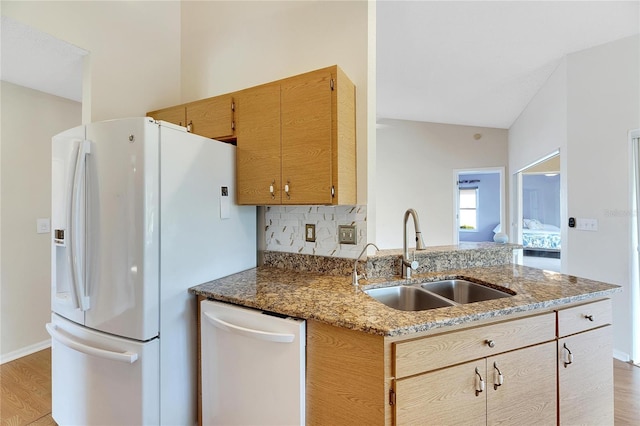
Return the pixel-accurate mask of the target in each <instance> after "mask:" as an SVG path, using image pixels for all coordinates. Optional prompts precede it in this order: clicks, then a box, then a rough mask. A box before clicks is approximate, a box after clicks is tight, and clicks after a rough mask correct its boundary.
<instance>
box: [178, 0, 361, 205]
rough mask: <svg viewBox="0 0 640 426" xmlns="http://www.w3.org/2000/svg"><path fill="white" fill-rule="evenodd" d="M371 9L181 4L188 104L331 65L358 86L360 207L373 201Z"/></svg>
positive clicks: (354, 4)
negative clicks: (369, 163)
mask: <svg viewBox="0 0 640 426" xmlns="http://www.w3.org/2000/svg"><path fill="white" fill-rule="evenodd" d="M367 31H368V5H367V2H364V1H338V2H329V1H317V2H316V1H313V2H307V1H301V2H298V1H268V2H263V1H246V2H244V1H243V2H237V1H215V2H183V3H182V100H183V101H190V100H195V99H201V98H205V97H209V96H215V95H218V94H222V93H228V92H232V91H235V90H239V89H244V88H246V87H251V86H255V85H258V84H262V83H267V82H269V81H274V80H278V79H281V78H285V77H290V76H293V75H296V74H300V73H303V72H307V71H312V70H315V69H318V68H324V67H327V66H330V65H338V66H340V67H341V68H342V69H343V70H344V72H345V73H346V74H347V75H348V76H349V78H350V79H351V80H352V81H353V83H354V84H355V85H356V126H357V128H356V134H357V146H358V153H357V161H358V200H357V203H358V204H365V203H366V202H367V194H366V182H367V175H366V172H367V138H368V134H367V87H368V84H367V80H368V62H367V51H368V39H367Z"/></svg>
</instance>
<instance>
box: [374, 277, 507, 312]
mask: <svg viewBox="0 0 640 426" xmlns="http://www.w3.org/2000/svg"><path fill="white" fill-rule="evenodd" d="M364 292H365V293H366V294H368V295H369V296H371V297H373V298H374V299H376V300H377V301H379V302H381V303H383V304H385V305H387V306H389V307H390V308H394V309H398V310H401V311H424V310H427V309H436V308H443V307H446V306H456V305H460V304H465V303H473V302H481V301H485V300H494V299H500V298H503V297H511V296H513V294H510V293H507V292H506V291H501V290H498V289H495V288H492V287H488V286H486V285H482V284H478V283H474V282H471V281H468V280H465V279H451V280H443V281H434V282H427V283H421V284H413V285H397V286H393V287H382V288H372V289H370V290H364Z"/></svg>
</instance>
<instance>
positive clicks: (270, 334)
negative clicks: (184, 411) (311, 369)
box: [200, 300, 305, 425]
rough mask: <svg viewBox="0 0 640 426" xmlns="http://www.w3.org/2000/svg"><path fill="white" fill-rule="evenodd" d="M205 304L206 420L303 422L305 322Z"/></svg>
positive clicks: (237, 423)
mask: <svg viewBox="0 0 640 426" xmlns="http://www.w3.org/2000/svg"><path fill="white" fill-rule="evenodd" d="M200 308H201V311H200V312H201V317H200V321H201V350H202V358H201V359H202V423H203V424H205V425H213V424H221V425H222V424H223V425H245V424H260V425H285V424H286V425H304V424H305V322H304V321H303V320H297V319H291V318H279V317H274V316H270V315H266V314H263V313H262V312H261V311H257V310H254V309H246V308H243V307H239V306H234V305H229V304H226V303H219V302H212V301H208V300H204V301H202V302H201V305H200ZM247 401H250V403H248V402H247Z"/></svg>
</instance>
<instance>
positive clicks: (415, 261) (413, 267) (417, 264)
mask: <svg viewBox="0 0 640 426" xmlns="http://www.w3.org/2000/svg"><path fill="white" fill-rule="evenodd" d="M409 266H410V267H411V269H413V270H414V271H415V270H416V269H418V266H420V264H419V263H418V261H417V260H412V261H411V264H410V265H409Z"/></svg>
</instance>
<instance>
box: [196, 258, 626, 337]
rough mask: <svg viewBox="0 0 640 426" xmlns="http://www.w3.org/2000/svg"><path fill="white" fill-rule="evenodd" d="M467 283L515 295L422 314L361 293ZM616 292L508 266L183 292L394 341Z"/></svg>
mask: <svg viewBox="0 0 640 426" xmlns="http://www.w3.org/2000/svg"><path fill="white" fill-rule="evenodd" d="M451 278H467V279H470V280H471V281H479V282H484V283H488V284H493V285H497V286H502V287H505V288H507V289H509V290H512V291H514V292H515V293H516V295H515V296H513V297H507V298H502V299H496V300H491V301H485V302H476V303H469V304H465V305H458V306H450V307H444V308H438V309H431V310H426V311H410V312H409V311H399V310H396V309H393V308H390V307H387V306H385V305H383V304H382V303H380V302H378V301H376V300H374V299H373V298H371V297H369V296H368V295H367V294H365V293H364V292H363V291H362V290H363V289H368V288H372V287H384V286H389V285H396V284H408V283H418V282H426V281H437V280H441V279H451ZM618 291H621V289H620V287H619V286H615V285H611V284H605V283H602V282H598V281H593V280H589V279H585V278H578V277H574V276H569V275H563V274H559V273H556V272H550V271H544V270H540V269H535V268H529V267H526V266H521V265H514V264H506V265H498V266H489V267H478V268H470V269H459V270H448V271H444V272H431V273H422V274H416V275H414V276H413V278H412V279H411V280H404V279H401V278H400V277H397V278H395V277H392V278H377V279H373V280H370V281H367V280H360V289H357V288H355V287H354V286H353V285H352V284H351V277H347V276H336V275H327V274H321V273H312V272H298V271H291V270H286V269H280V268H274V267H258V268H254V269H249V270H247V271H244V272H240V273H237V274H234V275H230V276H228V277H224V278H220V279H218V280H214V281H211V282H208V283H204V284H201V285H198V286H195V287H192V288H190V289H189V292H190V293H192V294H196V295H200V296H204V297H206V298H208V299H213V300H220V301H224V302H230V303H235V304H238V305H243V306H247V307H251V308H257V309H261V310H265V311H271V312H276V313H279V314H284V315H289V316H292V317H298V318H303V319H310V320H315V321H320V322H323V323H327V324H331V325H334V326H338V327H343V328H347V329H352V330H358V331H363V332H366V333H371V334H378V335H383V336H400V335H406V334H411V333H416V332H421V331H426V330H430V329H434V328H439V327H445V326H449V325H456V324H462V323H467V322H470V321H477V320H481V319H487V318H493V317H500V316H504V315H509V314H512V313H516V312H526V311H534V310H536V309H542V308H549V307H554V306H560V305H563V304H567V303H572V302H579V301H581V300H587V299H593V298H599V297H608V296H610V295H611V294H613V293H616V292H618Z"/></svg>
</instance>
